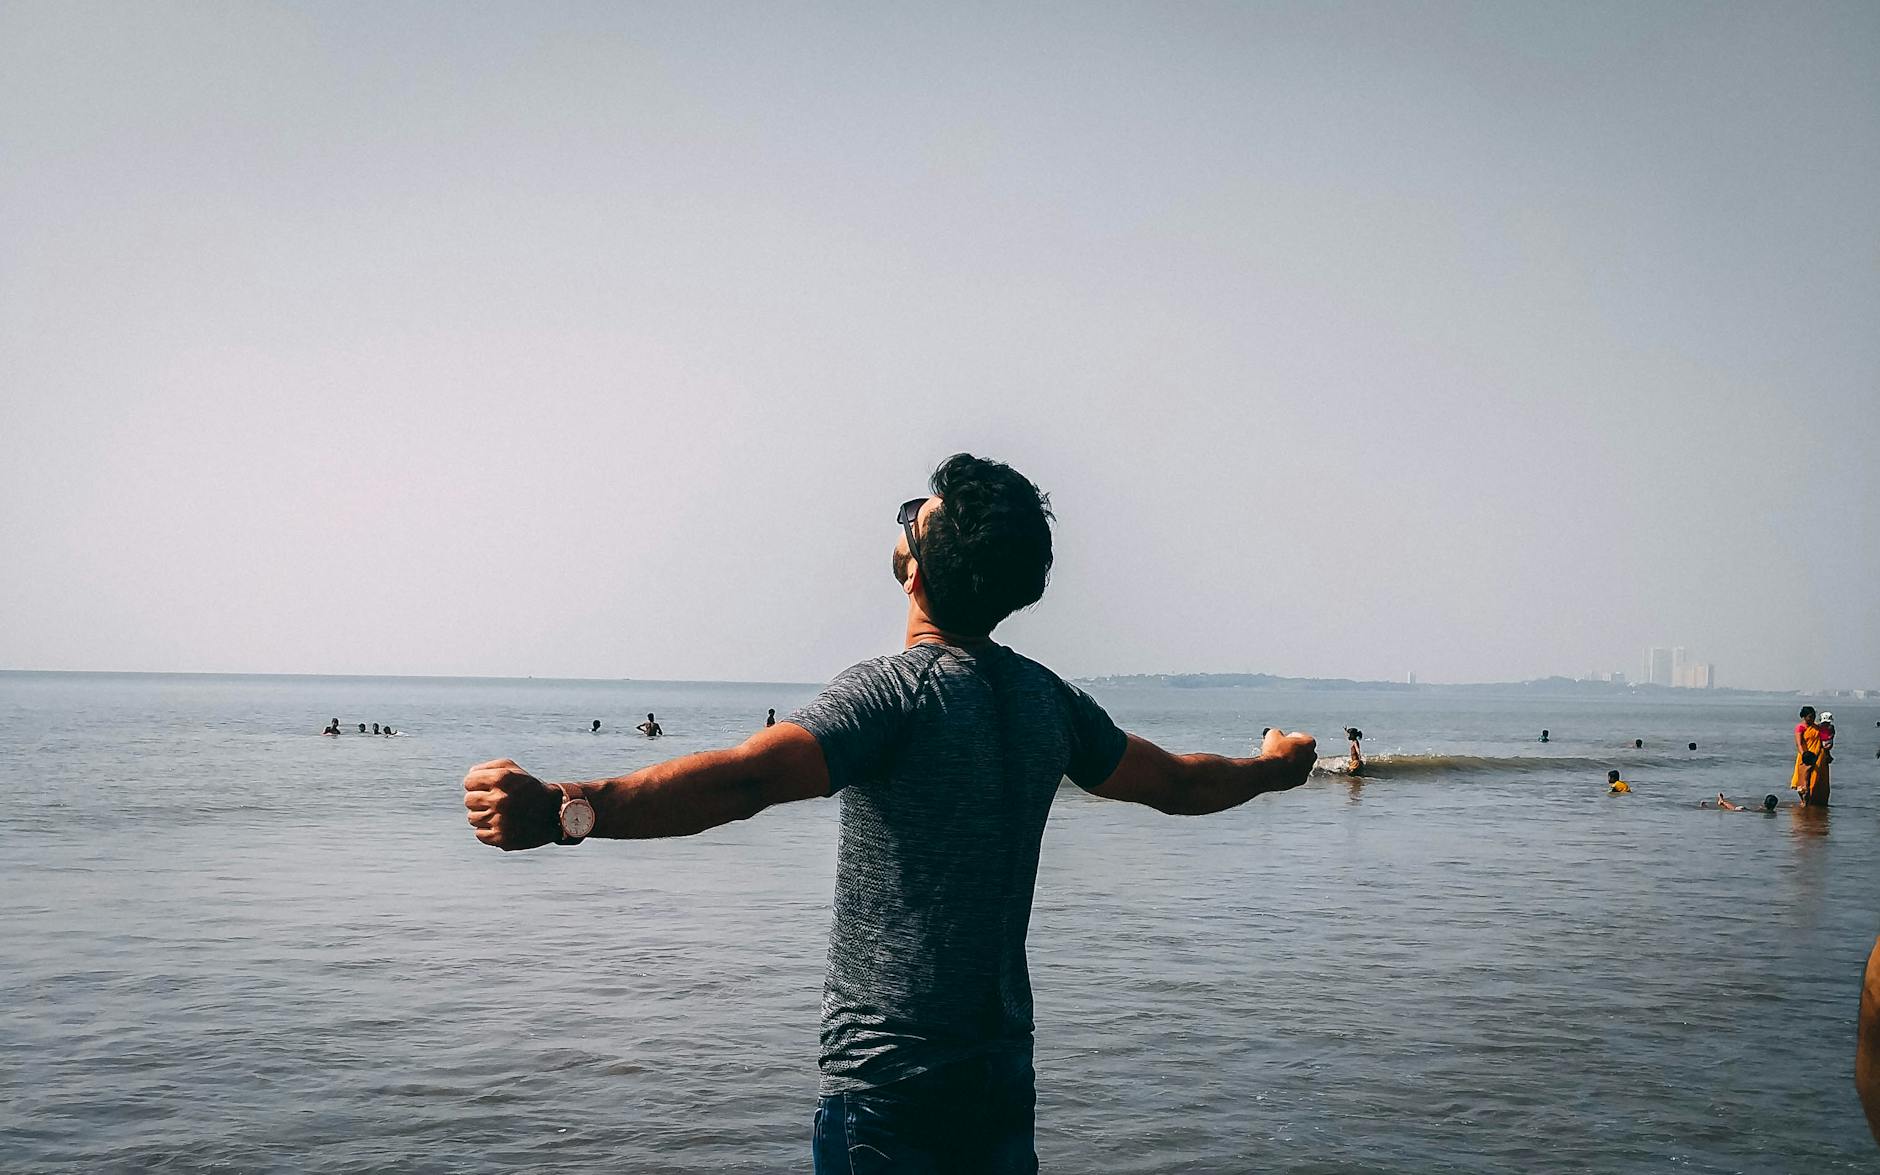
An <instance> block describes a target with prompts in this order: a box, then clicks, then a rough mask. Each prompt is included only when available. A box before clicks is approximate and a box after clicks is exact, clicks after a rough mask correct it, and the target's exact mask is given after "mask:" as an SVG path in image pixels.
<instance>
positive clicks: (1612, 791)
mask: <svg viewBox="0 0 1880 1175" xmlns="http://www.w3.org/2000/svg"><path fill="white" fill-rule="evenodd" d="M1606 784H1607V786H1606V794H1607V795H1609V796H1629V795H1631V794H1632V785H1631V784H1629V783H1627V782H1626V781H1625V780H1623V779H1620V778H1619V773H1618V772H1617V771H1608V772H1606Z"/></svg>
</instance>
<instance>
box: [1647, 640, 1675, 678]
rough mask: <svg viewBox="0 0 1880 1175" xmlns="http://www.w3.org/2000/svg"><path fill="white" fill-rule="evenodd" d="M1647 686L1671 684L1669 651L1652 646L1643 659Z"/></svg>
mask: <svg viewBox="0 0 1880 1175" xmlns="http://www.w3.org/2000/svg"><path fill="white" fill-rule="evenodd" d="M1645 682H1646V684H1647V685H1670V684H1671V650H1670V649H1664V648H1658V647H1656V646H1654V647H1653V648H1652V651H1651V652H1650V653H1649V654H1647V655H1646V658H1645Z"/></svg>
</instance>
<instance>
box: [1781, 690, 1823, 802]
mask: <svg viewBox="0 0 1880 1175" xmlns="http://www.w3.org/2000/svg"><path fill="white" fill-rule="evenodd" d="M1801 719H1802V720H1801V721H1800V722H1798V723H1796V724H1795V773H1794V774H1793V775H1791V776H1790V777H1789V786H1790V787H1792V788H1794V789H1795V790H1796V791H1798V792H1800V793H1802V796H1801V798H1802V803H1804V804H1815V803H1822V804H1825V803H1827V802H1828V790H1827V788H1826V787H1822V786H1821V785H1822V784H1823V783H1825V782H1826V780H1824V779H1823V778H1822V776H1823V775H1825V774H1826V766H1825V765H1824V764H1823V763H1822V762H1821V728H1820V727H1818V726H1816V725H1815V708H1814V707H1813V706H1803V707H1802V713H1801Z"/></svg>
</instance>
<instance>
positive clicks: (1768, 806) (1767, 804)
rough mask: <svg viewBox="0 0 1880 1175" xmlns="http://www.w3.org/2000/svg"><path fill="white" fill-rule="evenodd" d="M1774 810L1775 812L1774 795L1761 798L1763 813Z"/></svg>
mask: <svg viewBox="0 0 1880 1175" xmlns="http://www.w3.org/2000/svg"><path fill="white" fill-rule="evenodd" d="M1775 810H1776V798H1775V796H1774V795H1767V796H1764V797H1763V811H1765V812H1773V811H1775Z"/></svg>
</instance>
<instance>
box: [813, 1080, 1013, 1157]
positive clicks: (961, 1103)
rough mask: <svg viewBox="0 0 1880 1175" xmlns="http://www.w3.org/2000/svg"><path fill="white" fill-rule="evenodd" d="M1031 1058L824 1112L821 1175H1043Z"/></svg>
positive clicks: (838, 1101) (842, 1100)
mask: <svg viewBox="0 0 1880 1175" xmlns="http://www.w3.org/2000/svg"><path fill="white" fill-rule="evenodd" d="M1035 1100H1036V1095H1035V1092H1034V1089H1033V1086H1032V1072H1031V1058H1030V1057H1029V1056H1027V1055H1025V1054H1023V1053H995V1054H991V1055H988V1056H984V1057H974V1058H972V1059H971V1060H966V1061H959V1062H957V1063H955V1064H952V1065H947V1066H944V1067H942V1068H939V1069H934V1070H931V1071H929V1072H926V1073H922V1074H920V1075H919V1076H917V1077H909V1078H907V1079H906V1080H904V1081H897V1082H895V1083H894V1084H892V1085H884V1086H881V1087H880V1088H878V1089H868V1090H863V1091H862V1092H860V1093H838V1094H831V1095H830V1096H828V1097H826V1098H823V1099H822V1100H821V1102H820V1103H818V1105H817V1107H816V1131H815V1141H814V1151H815V1156H816V1175H876V1173H878V1172H890V1171H891V1172H894V1175H955V1173H958V1175H969V1173H970V1175H1035V1173H1036V1172H1037V1170H1038V1155H1037V1153H1036V1152H1035V1151H1034V1150H1033V1149H1032V1110H1033V1106H1034V1104H1035Z"/></svg>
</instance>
